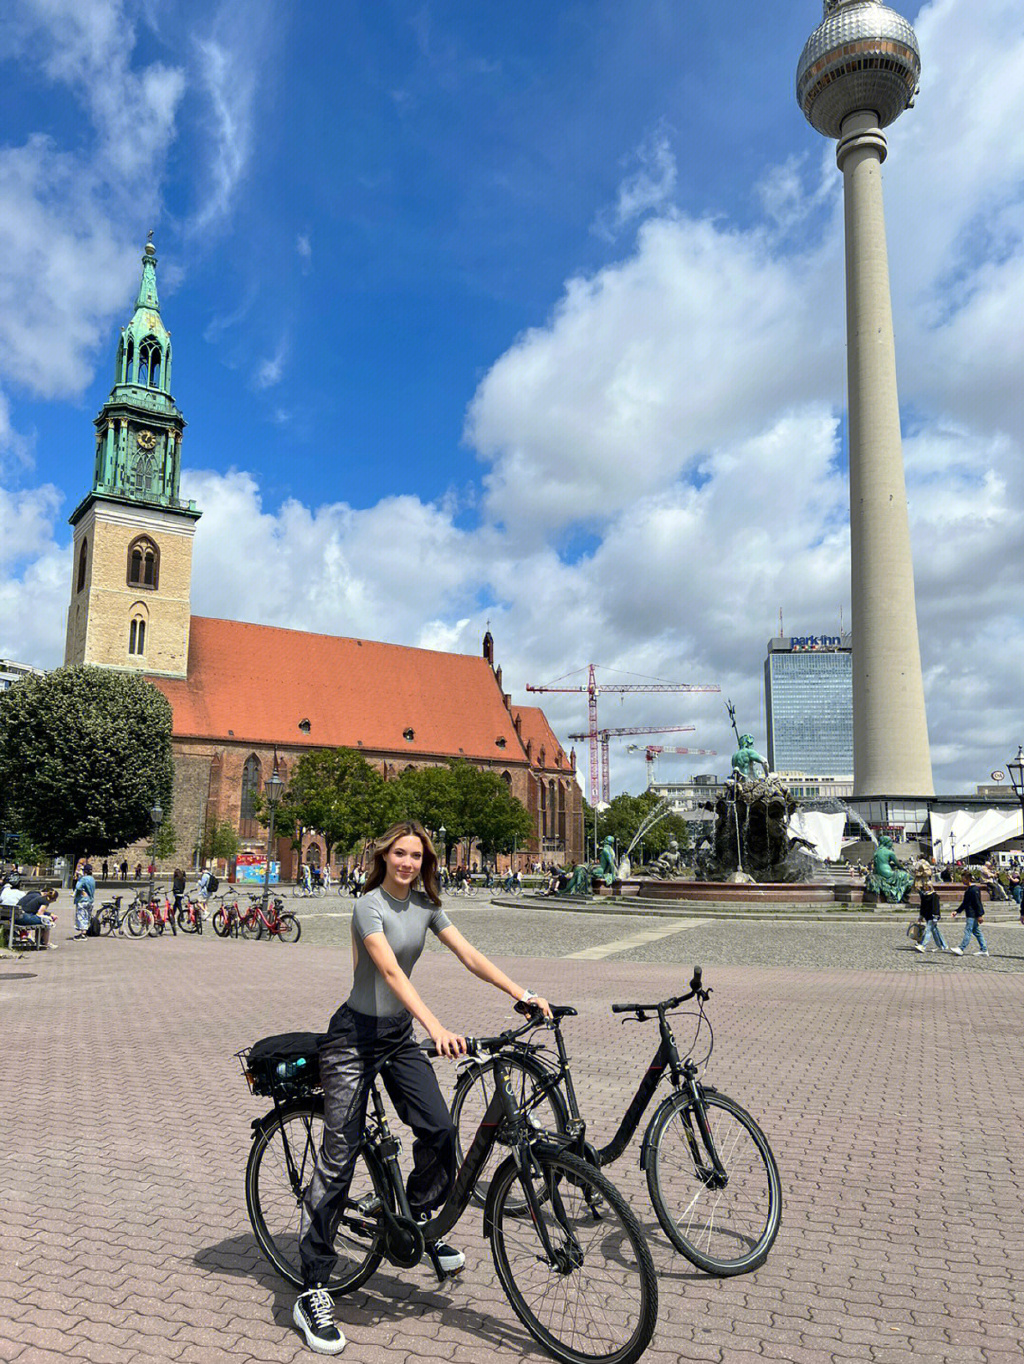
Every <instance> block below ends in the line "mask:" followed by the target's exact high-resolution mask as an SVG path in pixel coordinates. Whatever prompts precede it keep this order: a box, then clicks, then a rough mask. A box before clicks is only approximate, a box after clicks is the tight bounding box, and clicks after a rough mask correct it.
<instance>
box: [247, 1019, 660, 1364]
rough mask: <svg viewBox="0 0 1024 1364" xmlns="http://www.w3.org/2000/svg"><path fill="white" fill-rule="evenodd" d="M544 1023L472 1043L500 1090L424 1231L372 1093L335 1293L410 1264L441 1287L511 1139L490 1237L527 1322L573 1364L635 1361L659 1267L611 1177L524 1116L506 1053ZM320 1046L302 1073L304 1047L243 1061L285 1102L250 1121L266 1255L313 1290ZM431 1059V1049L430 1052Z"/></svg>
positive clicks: (490, 1199)
mask: <svg viewBox="0 0 1024 1364" xmlns="http://www.w3.org/2000/svg"><path fill="white" fill-rule="evenodd" d="M534 1026H535V1023H534V1022H533V1020H532V1019H531V1020H528V1021H527V1022H526V1023H525V1024H523V1025H522V1026H521V1027H519V1028H516V1029H512V1030H509V1031H507V1032H505V1033H502V1034H501V1035H500V1036H498V1037H488V1038H477V1039H475V1040H474V1039H467V1046H468V1047H469V1048H470V1051H471V1054H472V1055H474V1056H488V1057H492V1058H493V1064H494V1073H495V1075H496V1077H497V1079H498V1084H497V1086H496V1087H495V1089H494V1092H493V1093H492V1095H491V1098H490V1101H489V1103H488V1105H487V1109H486V1112H485V1113H484V1115H483V1118H482V1120H481V1122H480V1125H479V1127H478V1129H477V1131H476V1134H475V1136H474V1137H473V1140H472V1142H471V1143H470V1146H469V1150H468V1153H467V1155H466V1157H465V1159H464V1160H463V1161H461V1162H460V1165H459V1169H458V1173H457V1175H456V1177H455V1183H454V1186H453V1188H452V1191H451V1193H450V1195H449V1197H448V1200H447V1202H446V1203H445V1205H444V1207H443V1208H441V1209H440V1210H439V1211H438V1212H437V1213H435V1215H434V1216H433V1217H432V1218H431V1220H430V1221H429V1222H427V1223H425V1224H421V1223H419V1222H417V1221H416V1220H415V1219H414V1218H413V1217H412V1215H411V1212H410V1208H409V1204H408V1200H407V1198H406V1193H405V1183H404V1180H403V1178H402V1173H401V1170H400V1168H399V1163H398V1153H399V1151H400V1150H401V1142H400V1140H399V1138H398V1137H396V1136H394V1135H393V1134H392V1132H391V1130H390V1127H389V1125H388V1120H387V1116H386V1114H385V1110H384V1103H383V1100H382V1098H381V1094H380V1090H379V1088H378V1085H377V1084H376V1083H374V1085H373V1086H372V1088H371V1090H370V1104H371V1112H370V1116H369V1118H368V1121H367V1127H366V1134H365V1137H364V1139H363V1142H362V1145H361V1146H360V1148H359V1154H358V1157H357V1161H356V1170H355V1175H354V1178H353V1181H352V1186H351V1189H350V1191H349V1196H348V1200H347V1202H346V1203H345V1206H344V1209H343V1211H342V1214H341V1218H340V1220H339V1224H338V1231H337V1234H336V1237H335V1243H334V1249H335V1250H336V1252H337V1254H338V1263H337V1267H336V1269H335V1272H334V1275H333V1276H332V1278H331V1281H330V1283H329V1284H328V1285H327V1287H328V1289H329V1291H330V1292H331V1293H348V1292H351V1291H352V1290H353V1289H356V1288H358V1287H359V1286H360V1285H361V1284H363V1283H365V1282H366V1280H367V1279H368V1278H369V1277H370V1276H371V1275H372V1274H373V1273H374V1272H375V1270H376V1269H377V1267H378V1266H379V1265H380V1263H381V1261H382V1260H385V1259H386V1260H388V1261H389V1262H390V1263H391V1264H394V1265H398V1266H400V1267H401V1268H409V1267H411V1266H413V1265H415V1264H418V1263H419V1262H420V1260H421V1259H423V1257H424V1255H426V1256H427V1257H428V1258H429V1259H430V1260H431V1262H432V1264H433V1266H434V1270H435V1272H436V1273H437V1276H438V1279H439V1280H443V1279H444V1278H445V1272H444V1270H443V1269H442V1268H441V1267H440V1264H439V1262H438V1260H437V1256H436V1253H435V1252H434V1250H433V1245H434V1242H436V1241H438V1240H441V1239H443V1238H444V1237H445V1236H447V1234H448V1233H449V1232H450V1231H451V1229H452V1228H453V1227H454V1226H455V1224H456V1223H457V1222H458V1220H459V1218H460V1217H461V1216H462V1214H463V1213H464V1212H465V1210H466V1208H467V1207H468V1206H469V1205H470V1203H471V1201H472V1194H473V1188H474V1186H475V1184H476V1181H477V1178H478V1176H479V1174H480V1172H481V1170H482V1169H483V1167H484V1165H485V1164H486V1163H487V1160H488V1158H489V1156H490V1154H491V1152H492V1150H493V1149H494V1147H495V1145H496V1144H499V1143H500V1144H501V1145H502V1146H503V1148H504V1149H505V1150H506V1152H507V1155H506V1158H505V1160H503V1161H502V1163H501V1164H500V1165H499V1166H498V1168H497V1170H496V1171H495V1172H494V1175H493V1176H492V1178H491V1180H490V1189H489V1193H488V1196H487V1201H486V1205H485V1208H484V1232H485V1234H486V1235H487V1237H488V1238H489V1241H490V1247H491V1254H492V1256H493V1258H494V1265H495V1269H496V1270H497V1273H498V1279H499V1281H500V1283H501V1286H502V1288H503V1290H504V1292H505V1295H506V1297H507V1298H508V1300H509V1302H510V1304H511V1306H512V1309H513V1311H514V1312H515V1314H516V1316H518V1317H519V1319H520V1321H521V1322H522V1323H523V1325H524V1326H525V1327H526V1329H527V1330H528V1331H529V1332H530V1334H531V1335H532V1336H533V1337H534V1339H536V1340H537V1341H539V1342H540V1344H541V1345H543V1346H544V1348H545V1349H546V1350H548V1351H549V1352H550V1353H551V1354H552V1355H553V1356H554V1357H555V1358H556V1359H559V1360H562V1361H564V1364H591V1361H602V1364H633V1361H635V1360H637V1359H639V1358H640V1356H641V1355H642V1354H643V1352H644V1350H645V1349H646V1348H647V1345H648V1343H649V1342H650V1339H651V1336H652V1335H653V1333H654V1326H655V1321H656V1318H657V1309H658V1288H657V1280H656V1278H655V1272H654V1262H653V1260H652V1258H651V1252H650V1250H649V1248H648V1246H647V1242H646V1240H645V1238H644V1234H643V1232H642V1230H641V1228H640V1224H639V1223H638V1221H637V1220H636V1218H635V1217H634V1215H633V1213H632V1212H631V1211H630V1209H629V1207H628V1205H627V1204H626V1202H625V1200H624V1199H623V1197H622V1195H621V1194H620V1193H619V1192H618V1191H617V1190H616V1189H615V1187H614V1186H613V1185H612V1184H611V1183H610V1181H609V1180H608V1179H607V1177H606V1176H605V1175H602V1174H601V1173H600V1172H599V1171H598V1170H596V1169H594V1168H593V1166H591V1165H588V1164H587V1163H586V1162H585V1161H583V1160H580V1159H579V1157H578V1156H576V1155H574V1154H573V1153H572V1152H571V1151H569V1150H567V1149H566V1142H565V1139H564V1138H562V1139H559V1140H548V1139H547V1138H546V1137H545V1136H542V1135H541V1134H540V1133H538V1132H537V1131H536V1130H535V1129H534V1128H533V1127H531V1125H530V1124H529V1123H527V1122H526V1121H525V1120H524V1115H523V1113H522V1111H521V1109H520V1107H519V1105H518V1104H517V1103H516V1101H515V1099H514V1098H513V1095H512V1085H511V1082H510V1081H509V1080H508V1076H507V1073H506V1071H505V1064H504V1053H505V1052H506V1051H507V1049H508V1048H509V1047H510V1046H512V1045H514V1043H515V1041H516V1039H517V1038H518V1037H519V1036H520V1035H521V1034H522V1033H524V1032H525V1031H526V1030H527V1029H529V1028H532V1027H534ZM306 1036H307V1037H309V1035H306ZM269 1040H270V1041H271V1042H274V1043H279V1042H280V1041H281V1040H282V1039H269ZM311 1040H312V1046H308V1045H307V1046H306V1047H305V1054H304V1055H302V1057H301V1058H300V1059H301V1061H302V1062H303V1063H304V1064H301V1065H300V1066H299V1068H298V1069H297V1070H296V1069H295V1062H296V1058H295V1056H294V1051H292V1054H291V1059H288V1058H287V1057H286V1059H284V1060H278V1059H277V1057H278V1056H279V1055H280V1052H279V1050H275V1048H274V1047H271V1048H269V1052H268V1049H267V1047H266V1044H261V1043H258V1044H257V1045H256V1047H253V1048H251V1049H250V1050H249V1051H248V1052H240V1053H239V1058H240V1060H241V1061H242V1067H243V1070H244V1071H245V1073H246V1078H247V1079H248V1081H249V1085H250V1088H251V1089H252V1090H253V1092H254V1093H257V1094H262V1095H265V1096H267V1097H269V1098H272V1099H273V1102H274V1106H273V1109H272V1110H271V1111H270V1112H269V1113H266V1114H265V1115H264V1116H263V1117H262V1118H258V1119H257V1120H256V1121H255V1122H254V1123H253V1125H252V1127H253V1144H252V1149H251V1151H250V1152H249V1162H248V1165H247V1167H246V1173H245V1199H246V1207H247V1208H248V1212H249V1218H250V1221H251V1222H252V1228H253V1232H254V1233H255V1236H256V1240H257V1242H258V1244H259V1246H260V1249H261V1250H262V1252H263V1254H264V1255H265V1256H266V1257H267V1259H268V1260H269V1261H270V1263H271V1264H272V1265H273V1266H274V1268H275V1269H276V1270H277V1271H278V1273H279V1274H281V1275H282V1276H283V1277H284V1278H285V1279H287V1280H288V1281H289V1283H292V1284H295V1285H296V1286H301V1283H302V1277H301V1270H300V1263H299V1253H298V1241H299V1234H300V1219H301V1215H302V1199H303V1195H304V1193H305V1190H306V1188H307V1186H308V1184H309V1181H310V1179H311V1177H312V1174H313V1169H314V1166H315V1162H316V1153H317V1151H318V1149H319V1146H320V1140H321V1133H322V1130H323V1113H324V1099H323V1094H322V1093H321V1092H318V1091H317V1088H316V1086H317V1084H318V1074H317V1060H316V1052H315V1049H314V1048H315V1043H316V1040H317V1039H316V1038H315V1037H313V1038H312V1039H311ZM424 1049H425V1050H428V1051H432V1048H431V1047H430V1046H429V1044H428V1046H426V1047H425V1048H424ZM257 1053H259V1055H258V1056H257ZM526 1210H528V1211H529V1216H528V1217H527V1216H524V1212H525V1211H526Z"/></svg>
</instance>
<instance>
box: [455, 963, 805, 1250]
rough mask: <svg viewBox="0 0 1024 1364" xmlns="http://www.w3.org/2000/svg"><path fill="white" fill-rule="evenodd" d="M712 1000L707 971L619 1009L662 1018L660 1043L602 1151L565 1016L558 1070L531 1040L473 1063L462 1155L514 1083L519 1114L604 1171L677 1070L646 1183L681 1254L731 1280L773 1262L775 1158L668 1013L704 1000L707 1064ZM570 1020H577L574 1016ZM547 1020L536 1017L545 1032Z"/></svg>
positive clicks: (650, 1139) (461, 1117)
mask: <svg viewBox="0 0 1024 1364" xmlns="http://www.w3.org/2000/svg"><path fill="white" fill-rule="evenodd" d="M710 994H711V991H710V989H704V988H703V986H702V984H701V969H700V967H699V966H697V967H694V972H693V979H692V980H691V981H690V989H689V991H688V992H687V993H686V994H683V995H678V996H676V997H675V998H673V999H664V1000H662V1001H661V1002H660V1003H658V1004H613V1005H612V1012H613V1013H629V1014H634V1015H635V1016H636V1019H637V1021H639V1022H641V1023H643V1022H646V1021H647V1020H648V1019H649V1018H653V1017H656V1018H657V1020H658V1028H659V1030H660V1033H661V1042H660V1044H659V1046H658V1050H657V1052H656V1053H655V1056H654V1059H653V1060H652V1062H651V1064H650V1066H649V1067H648V1069H647V1072H646V1074H645V1075H644V1077H643V1079H642V1080H641V1081H640V1085H639V1087H638V1089H637V1091H636V1093H635V1095H634V1096H633V1099H632V1100H631V1102H630V1104H629V1107H628V1108H627V1109H626V1113H625V1115H624V1117H623V1119H622V1121H621V1123H620V1124H619V1128H618V1131H617V1132H616V1133H615V1135H614V1136H613V1137H612V1139H611V1141H609V1142H608V1144H607V1146H604V1147H602V1148H601V1149H600V1150H596V1149H595V1148H594V1147H593V1146H592V1145H591V1144H590V1143H589V1142H588V1141H587V1137H586V1132H587V1129H586V1123H585V1121H584V1120H583V1118H582V1117H581V1116H580V1110H579V1105H578V1103H577V1101H576V1091H575V1088H574V1086H573V1082H572V1073H571V1071H570V1068H569V1059H568V1055H567V1053H566V1047H565V1040H564V1039H563V1037H562V1030H561V1020H562V1016H563V1011H561V1010H558V1011H556V1017H555V1018H554V1020H553V1022H552V1023H550V1024H548V1025H547V1026H548V1027H550V1028H551V1029H552V1031H553V1032H554V1037H555V1046H556V1049H557V1052H558V1059H557V1062H555V1061H554V1060H552V1058H551V1057H550V1056H548V1055H545V1054H544V1048H543V1046H542V1045H539V1044H537V1043H531V1042H528V1041H524V1040H522V1039H517V1040H516V1042H515V1043H513V1044H512V1045H511V1046H510V1047H509V1048H507V1049H506V1051H505V1053H504V1054H502V1055H501V1056H500V1057H497V1056H495V1057H490V1058H488V1059H485V1060H483V1061H475V1062H473V1061H471V1062H469V1063H468V1064H467V1065H466V1066H465V1067H464V1068H463V1069H462V1071H461V1073H460V1074H459V1077H458V1079H457V1081H456V1085H455V1093H454V1096H453V1098H452V1105H451V1112H452V1120H453V1121H454V1123H455V1126H456V1129H457V1131H458V1134H459V1154H460V1156H461V1153H462V1151H463V1149H464V1148H465V1146H466V1139H467V1137H468V1134H469V1133H470V1132H472V1131H473V1130H474V1128H475V1126H476V1124H477V1123H478V1122H479V1115H480V1113H481V1112H483V1111H484V1110H485V1109H486V1108H487V1107H488V1106H489V1104H490V1102H491V1099H492V1096H493V1093H494V1092H495V1090H496V1088H497V1087H498V1081H499V1079H500V1081H501V1083H505V1082H508V1081H510V1082H511V1084H512V1086H513V1092H514V1095H515V1099H516V1102H517V1104H518V1106H519V1109H520V1111H521V1112H522V1114H523V1116H524V1118H525V1120H526V1122H527V1123H529V1124H530V1125H531V1126H532V1127H533V1128H534V1129H535V1130H537V1131H539V1132H541V1133H544V1134H545V1135H550V1136H554V1138H555V1139H556V1140H567V1141H568V1143H569V1149H570V1150H572V1151H573V1152H574V1153H575V1154H576V1155H577V1156H579V1157H580V1158H582V1159H584V1160H587V1161H588V1162H589V1163H590V1164H591V1165H593V1166H594V1167H596V1168H598V1169H600V1168H602V1167H603V1166H606V1165H610V1164H611V1163H612V1162H613V1161H616V1160H618V1159H619V1157H620V1156H621V1155H622V1154H623V1152H624V1151H625V1150H626V1147H627V1146H628V1145H629V1143H630V1141H631V1140H632V1138H633V1135H634V1133H635V1132H636V1130H637V1128H638V1127H639V1125H640V1119H641V1118H642V1117H643V1114H644V1111H645V1109H646V1108H647V1106H648V1104H649V1103H650V1102H651V1099H652V1098H653V1097H654V1092H655V1090H656V1089H657V1087H658V1085H659V1083H660V1081H661V1079H662V1076H663V1075H665V1073H666V1071H667V1072H668V1074H669V1077H670V1079H671V1082H672V1092H671V1093H670V1094H667V1095H666V1096H665V1098H664V1099H662V1101H661V1102H660V1103H659V1104H658V1106H657V1108H656V1109H655V1110H654V1115H653V1117H652V1118H651V1120H650V1122H649V1123H648V1124H647V1130H646V1131H645V1133H644V1137H643V1142H642V1144H641V1147H640V1167H641V1169H642V1170H643V1171H644V1172H645V1174H646V1176H647V1188H648V1192H649V1193H650V1197H651V1202H652V1204H653V1205H654V1211H655V1213H656V1214H657V1217H658V1221H659V1222H660V1223H661V1226H662V1228H663V1230H664V1232H665V1235H666V1236H667V1237H668V1238H669V1240H670V1241H671V1242H672V1244H673V1245H674V1246H675V1248H676V1249H677V1250H678V1251H680V1252H681V1253H682V1254H683V1255H685V1256H686V1258H687V1259H688V1260H690V1261H691V1263H693V1264H695V1265H696V1266H697V1267H698V1269H702V1270H704V1271H705V1273H708V1274H717V1275H719V1276H722V1277H724V1276H728V1275H732V1274H746V1273H747V1272H749V1271H750V1270H752V1269H756V1268H757V1267H758V1266H759V1265H762V1264H763V1263H764V1261H765V1260H766V1259H767V1256H768V1252H769V1251H770V1250H771V1248H772V1245H773V1243H774V1241H775V1237H776V1236H777V1235H778V1231H779V1226H780V1225H781V1222H782V1193H781V1185H780V1181H779V1171H778V1166H777V1165H776V1162H775V1156H774V1155H773V1154H772V1150H771V1147H770V1146H769V1145H768V1139H767V1138H766V1137H765V1135H764V1133H763V1132H762V1131H761V1129H760V1127H758V1125H757V1123H756V1122H755V1121H754V1119H753V1118H752V1117H751V1116H750V1114H749V1113H747V1112H746V1110H745V1109H743V1108H741V1107H740V1105H739V1104H738V1103H736V1102H735V1101H734V1100H733V1099H729V1098H727V1097H726V1096H725V1095H724V1094H720V1093H719V1092H718V1091H717V1090H716V1089H713V1088H712V1087H711V1086H710V1085H704V1084H702V1083H701V1081H700V1079H699V1078H698V1077H699V1073H700V1069H701V1067H700V1066H698V1065H697V1064H696V1063H695V1062H694V1061H693V1060H692V1057H691V1055H690V1054H687V1056H686V1057H685V1059H683V1058H680V1055H679V1050H678V1048H677V1046H676V1042H675V1038H674V1037H673V1035H672V1029H671V1026H670V1025H669V1022H668V1015H669V1014H670V1013H671V1012H672V1011H673V1010H674V1009H677V1008H678V1007H679V1005H680V1004H683V1003H685V1002H686V1001H687V1000H691V999H694V1000H696V1001H697V1015H696V1017H697V1027H696V1032H695V1035H694V1045H695V1044H696V1041H697V1037H698V1036H699V1035H700V1032H701V1028H702V1027H703V1026H706V1027H707V1032H708V1039H709V1040H708V1049H707V1054H706V1055H705V1056H704V1058H703V1060H702V1063H701V1064H702V1065H704V1066H706V1064H707V1061H708V1059H709V1057H710V1056H711V1052H712V1049H713V1046H714V1034H713V1031H712V1029H711V1022H710V1020H709V1019H708V1017H707V1014H706V1013H705V1011H704V1005H705V1003H706V1001H707V999H708V996H709V995H710ZM538 1013H539V1011H538ZM568 1013H570V1014H575V1010H569V1011H568ZM542 1021H543V1020H542V1019H541V1018H539V1017H538V1018H537V1019H536V1020H535V1022H536V1023H537V1025H538V1026H539V1025H540V1023H541V1022H542ZM628 1021H631V1020H628ZM690 1050H691V1053H692V1050H693V1047H691V1049H690ZM499 1068H500V1076H499ZM481 1173H482V1175H484V1176H485V1177H484V1178H482V1179H481V1180H480V1182H479V1183H478V1185H477V1187H476V1189H475V1190H474V1195H473V1196H474V1197H475V1198H476V1199H477V1200H478V1201H480V1202H483V1201H485V1200H486V1198H487V1197H488V1184H487V1177H486V1175H487V1172H486V1171H481Z"/></svg>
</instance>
